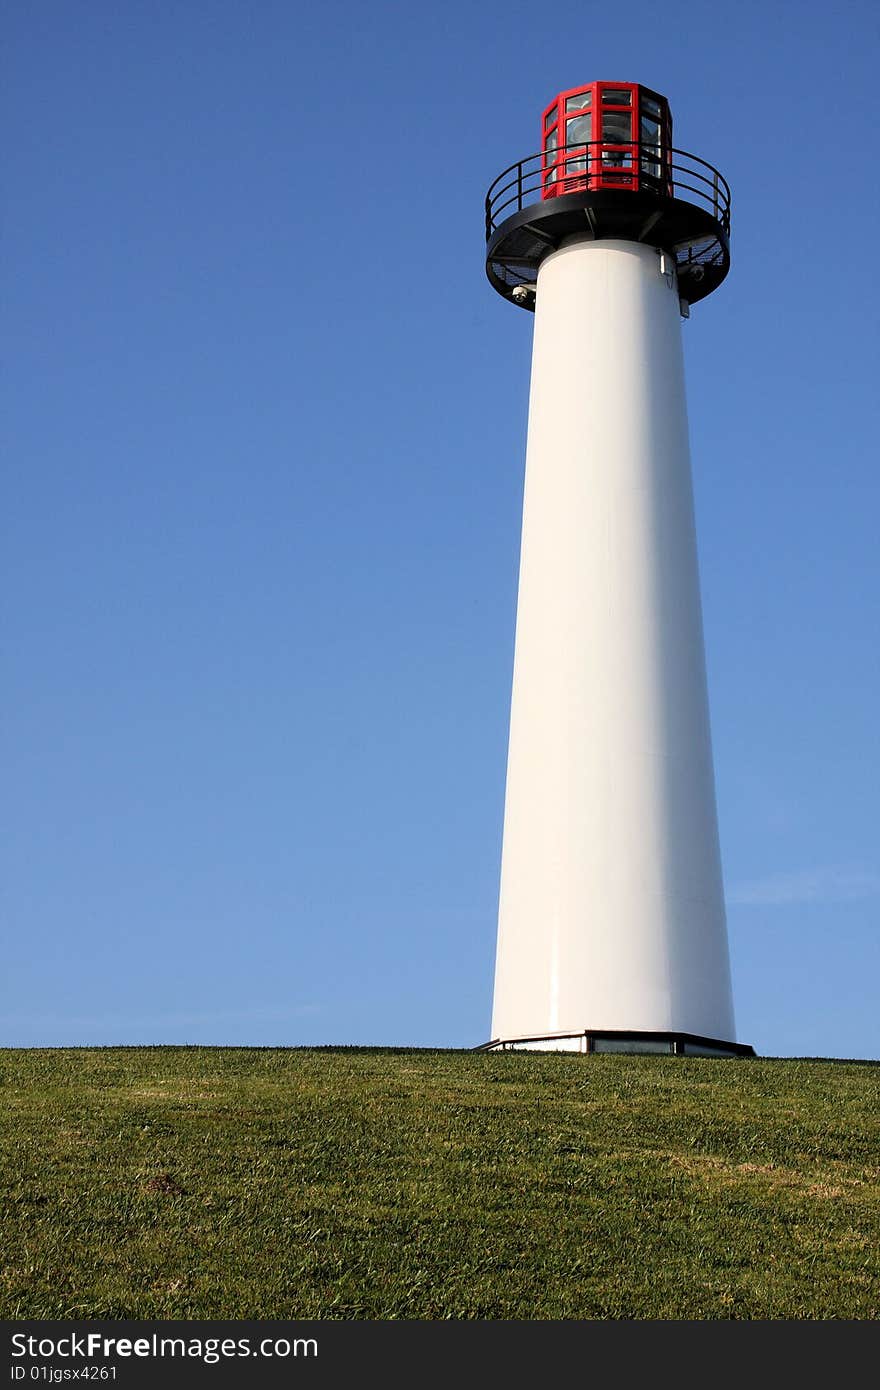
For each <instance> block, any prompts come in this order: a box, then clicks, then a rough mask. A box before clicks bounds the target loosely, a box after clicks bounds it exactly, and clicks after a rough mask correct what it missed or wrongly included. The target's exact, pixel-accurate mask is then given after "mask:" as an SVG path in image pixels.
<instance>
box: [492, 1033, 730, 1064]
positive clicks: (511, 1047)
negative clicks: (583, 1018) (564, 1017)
mask: <svg viewBox="0 0 880 1390" xmlns="http://www.w3.org/2000/svg"><path fill="white" fill-rule="evenodd" d="M474 1051H475V1052H582V1053H585V1052H590V1053H593V1052H626V1053H659V1054H662V1055H666V1056H676V1057H754V1056H755V1049H754V1048H753V1047H750V1046H749V1044H748V1043H736V1042H724V1041H722V1040H721V1039H720V1038H703V1037H699V1036H698V1035H697V1034H696V1033H638V1032H632V1033H631V1032H613V1031H611V1032H609V1031H604V1030H603V1031H596V1032H594V1031H592V1030H590V1029H585V1030H584V1032H582V1033H550V1034H546V1035H545V1036H544V1037H523V1038H493V1039H492V1041H491V1042H487V1043H482V1044H481V1045H480V1046H479V1047H477V1048H475V1049H474Z"/></svg>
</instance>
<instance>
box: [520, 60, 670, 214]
mask: <svg viewBox="0 0 880 1390" xmlns="http://www.w3.org/2000/svg"><path fill="white" fill-rule="evenodd" d="M541 131H542V149H543V152H544V175H543V183H542V189H541V196H542V197H543V198H557V197H559V196H560V195H561V194H564V193H574V192H577V191H578V190H580V189H587V188H628V189H632V190H634V191H637V190H639V189H640V188H650V189H651V190H653V191H656V190H657V188H658V187H659V186H660V184H661V182H662V179H663V173H664V166H665V165H667V164H668V162H669V151H670V150H671V149H672V115H671V113H670V110H669V102H668V101H667V100H666V98H665V97H661V96H660V95H659V93H658V92H652V91H651V90H650V89H649V88H648V87H642V86H640V85H639V84H638V83H637V82H591V83H589V84H588V85H587V86H586V87H572V88H571V89H570V90H569V91H567V92H560V93H559V95H558V96H557V97H554V98H553V101H552V102H551V103H550V105H549V106H548V107H547V109H546V111H545V112H544V115H543V121H542V125H541Z"/></svg>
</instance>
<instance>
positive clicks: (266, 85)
mask: <svg viewBox="0 0 880 1390" xmlns="http://www.w3.org/2000/svg"><path fill="white" fill-rule="evenodd" d="M5 12H6V23H5V28H6V42H5V69H6V71H5V84H4V85H5V94H4V96H3V102H4V105H5V110H4V111H3V129H4V131H5V136H4V148H3V153H2V159H3V183H4V188H5V192H6V231H5V248H4V256H3V267H2V280H3V325H4V334H5V354H4V357H5V364H4V374H3V375H4V380H3V393H4V403H3V404H4V421H5V424H4V435H5V440H4V443H5V449H4V453H5V459H6V463H5V468H4V494H5V496H4V505H3V530H4V536H3V546H2V552H3V569H4V574H3V585H2V592H3V605H4V616H3V630H4V679H3V690H4V697H3V707H4V708H3V713H4V731H3V749H2V764H3V768H4V820H5V833H4V848H3V857H4V865H3V879H4V900H3V915H4V926H3V934H4V947H3V956H4V971H3V974H4V980H3V996H2V1001H0V1042H2V1043H6V1044H11V1045H25V1044H27V1045H30V1044H61V1043H121V1042H129V1043H136V1042H203V1043H254V1044H256V1043H290V1044H298V1043H311V1042H314V1043H325V1042H327V1043H389V1044H417V1045H444V1046H445V1045H448V1046H470V1045H474V1044H477V1043H480V1042H483V1041H485V1040H486V1039H487V1037H488V1030H489V1023H490V1009H491V994H492V972H493V962H494V952H495V924H496V907H497V892H498V874H499V860H500V848H501V825H502V813H503V797H504V775H505V760H506V740H507V721H508V711H509V699H510V680H511V670H512V658H513V636H514V619H515V601H516V574H517V564H518V552H519V525H520V513H521V502H522V481H523V463H524V452H525V425H526V406H527V393H528V372H529V356H530V350H531V319H530V317H529V316H528V315H527V314H525V313H523V312H521V311H519V310H516V309H514V308H512V307H511V306H510V305H508V304H505V303H504V302H503V301H502V300H501V299H500V298H499V297H498V296H497V295H495V294H494V293H493V291H492V290H491V289H490V287H489V285H488V282H487V281H486V279H485V277H484V271H483V252H484V243H483V228H482V216H483V211H482V201H483V197H484V194H485V190H486V187H487V186H488V184H489V183H490V182H491V180H492V179H493V178H494V177H495V175H496V174H497V173H499V172H500V171H501V169H502V168H504V167H505V166H506V165H507V164H510V163H511V162H513V161H514V160H515V159H518V158H520V157H522V156H524V155H526V154H529V153H531V152H532V151H533V150H534V149H535V148H536V147H537V143H538V125H539V119H540V112H541V110H542V108H543V107H544V106H545V105H546V104H547V102H548V101H549V100H550V99H551V98H552V96H553V95H554V94H555V93H556V92H557V91H559V90H561V89H562V88H565V87H570V86H574V85H576V84H578V83H581V82H586V81H590V80H593V79H596V78H611V79H612V80H615V79H616V80H632V81H639V82H643V83H645V84H647V85H649V86H651V87H653V88H655V89H657V90H659V91H660V92H662V93H664V94H665V95H667V96H668V97H669V99H670V101H671V104H672V108H673V112H674V116H675V136H676V143H677V144H678V145H679V146H680V147H682V148H684V149H687V150H691V151H693V152H694V153H695V154H698V155H700V156H702V157H703V158H705V159H708V160H710V161H711V162H712V163H713V164H716V165H717V166H718V167H719V168H720V169H721V170H722V171H723V172H724V173H725V174H726V176H727V178H728V180H729V182H730V184H731V186H732V190H733V237H732V253H733V268H732V271H731V274H730V276H729V278H728V280H727V282H726V283H725V285H724V286H723V287H722V289H721V290H720V291H719V292H718V293H717V294H716V295H713V296H712V297H711V298H710V299H709V300H707V301H706V302H705V303H703V304H699V305H697V306H695V308H694V311H693V314H692V317H691V319H690V321H689V322H688V323H686V324H685V325H684V326H683V332H684V338H685V351H686V358H687V370H688V391H689V409H690V417H691V436H692V448H693V457H694V472H695V487H696V502H697V522H698V536H699V549H700V564H701V573H702V586H703V604H704V615H705V624H706V640H707V655H708V668H709V686H710V699H711V712H712V725H713V739H714V748H715V764H716V775H717V783H718V802H719V819H720V828H721V841H722V852H723V860H724V872H725V885H726V892H727V898H728V913H729V930H730V938H731V949H732V957H733V967H734V988H735V998H736V1004H737V1016H738V1025H739V1029H738V1031H739V1036H740V1038H741V1039H743V1040H744V1041H747V1042H750V1043H752V1044H753V1045H754V1046H755V1047H756V1048H757V1049H758V1050H759V1051H760V1052H763V1053H765V1054H777V1055H792V1054H797V1055H803V1054H808V1055H829V1056H850V1057H873V1058H877V1057H880V1024H878V1008H877V1003H878V992H880V853H878V838H880V837H878V824H880V815H878V812H880V775H878V772H880V757H878V733H877V730H878V710H880V663H878V649H880V644H878V599H880V559H878V516H880V507H878V501H880V496H878V492H880V489H878V466H877V465H878V459H877V439H878V424H880V422H878V402H877V390H876V377H877V336H878V314H877V277H876V273H875V266H876V238H877V227H878V211H880V209H878V199H877V185H878V179H877V135H878V131H877V111H878V106H877V98H876V90H875V89H876V84H877V70H878V60H880V51H878V50H880V44H878V32H877V26H878V15H880V11H878V9H877V7H876V5H875V4H874V3H873V2H872V0H870V2H869V0H851V2H850V3H842V4H840V3H839V4H836V5H835V4H828V3H822V4H819V3H817V0H805V3H804V2H802V0H783V2H782V3H779V0H773V2H772V3H767V0H761V2H760V3H757V0H738V3H737V4H736V5H726V6H717V5H708V4H699V3H695V2H694V0H690V3H688V4H683V3H679V0H667V3H665V4H663V5H659V6H658V5H656V4H654V3H651V4H648V3H646V0H633V2H632V3H630V4H628V5H625V6H619V5H618V6H610V5H603V6H600V5H588V4H583V3H577V4H575V3H571V0H558V3H556V4H555V5H548V6H545V7H544V8H543V9H537V8H536V7H535V5H534V4H522V3H518V0H509V3H507V4H506V5H504V6H502V7H501V8H499V7H498V6H497V5H496V6H486V5H477V4H474V3H462V0H447V3H444V4H442V5H439V4H438V5H431V6H428V5H422V4H418V3H415V4H413V3H403V2H402V0H401V2H400V3H391V0H376V3H373V4H363V3H353V2H352V0H346V2H345V3H334V2H333V0H329V3H323V4H321V5H306V4H304V3H297V0H284V2H283V3H282V0H257V3H253V4H244V3H243V2H242V0H236V3H233V2H232V0H183V2H182V3H181V2H180V0H177V3H170V0H156V2H155V3H154V0H149V3H148V0H126V3H124V4H119V3H115V0H114V3H111V2H110V0H66V2H65V3H61V0H47V3H43V4H39V5H37V4H34V3H32V0H28V2H27V3H24V2H23V0H10V3H7V5H6V7H5Z"/></svg>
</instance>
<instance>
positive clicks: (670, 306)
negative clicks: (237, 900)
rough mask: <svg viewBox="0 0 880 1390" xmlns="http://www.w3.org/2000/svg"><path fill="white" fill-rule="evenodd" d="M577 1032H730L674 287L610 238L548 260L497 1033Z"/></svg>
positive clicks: (529, 465)
mask: <svg viewBox="0 0 880 1390" xmlns="http://www.w3.org/2000/svg"><path fill="white" fill-rule="evenodd" d="M583 1029H621V1030H630V1029H632V1030H640V1031H669V1032H689V1033H697V1034H700V1035H703V1036H706V1037H713V1038H720V1039H723V1040H724V1041H728V1042H729V1041H734V1040H735V1036H736V1034H735V1029H734V1019H733V1003H732V998H731V988H730V968H729V962H728V948H727V928H726V922H725V915H724V898H723V892H722V883H721V865H720V858H719V849H718V831H717V820H716V810H715V787H714V777H713V770H712V751H711V742H710V734H709V716H708V700H707V693H706V674H705V657H704V651H703V631H702V617H701V611H700V595H699V577H698V572H697V556H696V538H695V533H694V516H693V495H692V485H691V472H690V457H689V449H688V432H687V414H686V407H685V391H684V373H683V364H682V351H681V326H680V319H679V302H678V289H677V286H676V284H675V279H674V275H666V276H664V275H662V274H661V273H660V257H659V255H658V253H657V252H656V251H655V250H653V249H652V248H650V247H645V246H640V245H637V244H635V243H631V242H613V241H612V242H609V241H602V242H576V243H575V244H571V245H566V246H564V247H562V248H561V249H560V250H558V251H556V252H554V253H553V254H552V255H551V256H549V257H548V259H547V260H545V261H544V262H543V264H542V265H541V268H540V271H539V274H538V289H537V302H536V311H535V338H534V349H533V359H532V384H531V397H530V405H529V432H528V449H527V457H526V480H525V499H524V508H523V536H522V554H521V562H520V580H519V601H518V608H517V622H516V652H515V659H514V675H513V697H512V704H511V725H510V745H509V754H508V770H507V793H506V804H505V817H504V849H503V858H502V872H501V897H500V909H499V926H498V952H497V961H496V979H495V1004H494V1013H493V1023H492V1037H493V1038H501V1039H504V1038H509V1039H512V1038H521V1037H523V1036H524V1035H526V1036H528V1035H531V1036H532V1037H534V1036H536V1035H537V1036H540V1035H546V1034H552V1033H557V1034H558V1033H560V1032H567V1031H571V1032H575V1031H579V1030H583ZM552 1047H553V1044H552V1043H551V1042H548V1048H552Z"/></svg>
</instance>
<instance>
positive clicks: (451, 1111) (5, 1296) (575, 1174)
mask: <svg viewBox="0 0 880 1390" xmlns="http://www.w3.org/2000/svg"><path fill="white" fill-rule="evenodd" d="M0 1079H2V1096H3V1111H2V1114H3V1120H2V1134H0V1193H2V1199H0V1200H2V1212H3V1221H2V1227H0V1230H2V1234H0V1266H2V1272H0V1315H2V1316H3V1317H5V1318H99V1317H101V1318H260V1319H262V1318H284V1319H287V1318H290V1319H306V1318H349V1319H350V1318H358V1319H360V1318H374V1319H383V1320H385V1319H392V1318H430V1319H438V1318H483V1319H504V1318H515V1319H538V1318H603V1319H604V1318H638V1319H643V1318H725V1319H731V1318H764V1319H766V1318H774V1319H775V1318H872V1319H875V1318H877V1317H878V1316H880V1144H878V1127H880V1066H874V1065H871V1064H866V1063H862V1064H859V1063H849V1062H847V1063H834V1062H822V1061H783V1060H767V1061H715V1060H705V1059H700V1058H672V1057H608V1056H606V1057H591V1058H585V1057H577V1056H564V1055H562V1056H541V1055H534V1054H532V1055H524V1054H522V1053H520V1054H516V1055H515V1054H510V1053H507V1054H500V1055H499V1054H486V1053H468V1052H451V1051H450V1052H442V1051H438V1052H427V1051H395V1050H383V1049H364V1050H359V1049H328V1050H320V1049H314V1050H290V1051H286V1050H272V1049H237V1048H230V1049H222V1048H109V1049H59V1050H34V1051H12V1050H8V1051H3V1052H0Z"/></svg>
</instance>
